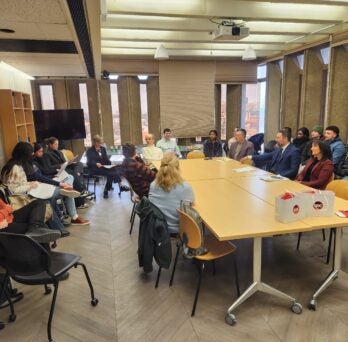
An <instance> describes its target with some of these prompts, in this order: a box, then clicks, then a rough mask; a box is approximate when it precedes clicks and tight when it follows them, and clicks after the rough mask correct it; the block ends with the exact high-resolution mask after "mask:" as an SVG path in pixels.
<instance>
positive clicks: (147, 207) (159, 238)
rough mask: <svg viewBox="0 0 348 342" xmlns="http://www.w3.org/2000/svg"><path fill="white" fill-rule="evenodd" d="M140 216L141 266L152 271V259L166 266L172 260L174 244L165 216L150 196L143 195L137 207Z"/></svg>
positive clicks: (139, 250)
mask: <svg viewBox="0 0 348 342" xmlns="http://www.w3.org/2000/svg"><path fill="white" fill-rule="evenodd" d="M136 212H137V214H138V215H139V217H140V226H139V237H138V258H139V266H140V267H144V272H146V273H147V272H151V271H152V259H153V258H155V260H156V262H157V264H158V265H159V266H162V267H164V268H169V266H170V263H171V261H172V245H171V242H170V233H169V230H168V225H167V221H166V218H165V216H164V215H163V213H162V212H161V210H159V209H158V208H157V207H156V206H155V205H154V204H152V203H151V202H150V201H149V199H148V198H146V197H143V198H142V200H141V202H140V203H139V204H138V205H137V207H136Z"/></svg>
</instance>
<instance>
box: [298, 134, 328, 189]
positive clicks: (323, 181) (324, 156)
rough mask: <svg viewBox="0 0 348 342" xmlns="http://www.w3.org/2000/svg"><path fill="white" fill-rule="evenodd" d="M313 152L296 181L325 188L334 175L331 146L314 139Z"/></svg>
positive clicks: (317, 187)
mask: <svg viewBox="0 0 348 342" xmlns="http://www.w3.org/2000/svg"><path fill="white" fill-rule="evenodd" d="M311 152H312V157H311V158H310V159H308V161H307V163H306V165H305V167H304V169H303V170H302V172H301V173H300V174H298V175H297V177H296V181H298V182H300V183H302V184H304V185H307V186H310V187H312V188H316V189H320V190H324V189H325V187H326V185H327V184H328V183H329V182H330V180H331V178H332V175H333V163H332V160H331V151H330V147H329V145H328V144H326V143H325V142H324V141H321V140H313V142H312V147H311Z"/></svg>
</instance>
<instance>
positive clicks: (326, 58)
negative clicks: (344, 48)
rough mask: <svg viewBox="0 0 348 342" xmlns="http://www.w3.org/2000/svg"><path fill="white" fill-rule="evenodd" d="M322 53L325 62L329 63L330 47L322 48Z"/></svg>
mask: <svg viewBox="0 0 348 342" xmlns="http://www.w3.org/2000/svg"><path fill="white" fill-rule="evenodd" d="M320 54H321V58H322V60H323V63H324V64H325V65H327V64H329V61H330V48H329V47H325V48H322V49H320Z"/></svg>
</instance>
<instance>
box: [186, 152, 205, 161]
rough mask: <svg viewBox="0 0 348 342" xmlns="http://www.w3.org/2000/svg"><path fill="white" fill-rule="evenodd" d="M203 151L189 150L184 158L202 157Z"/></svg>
mask: <svg viewBox="0 0 348 342" xmlns="http://www.w3.org/2000/svg"><path fill="white" fill-rule="evenodd" d="M204 157H205V156H204V153H203V152H202V151H191V152H189V153H187V155H186V159H204Z"/></svg>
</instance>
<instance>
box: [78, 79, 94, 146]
mask: <svg viewBox="0 0 348 342" xmlns="http://www.w3.org/2000/svg"><path fill="white" fill-rule="evenodd" d="M79 92H80V104H81V108H82V109H83V114H84V117H85V127H86V139H85V141H84V144H85V146H91V145H92V139H91V125H90V122H89V108H88V94H87V84H86V83H79Z"/></svg>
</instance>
